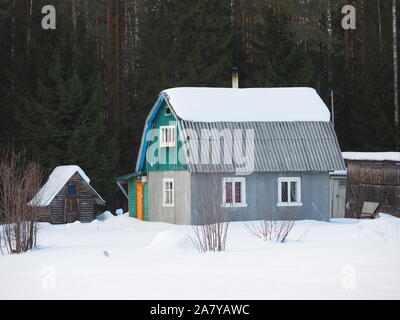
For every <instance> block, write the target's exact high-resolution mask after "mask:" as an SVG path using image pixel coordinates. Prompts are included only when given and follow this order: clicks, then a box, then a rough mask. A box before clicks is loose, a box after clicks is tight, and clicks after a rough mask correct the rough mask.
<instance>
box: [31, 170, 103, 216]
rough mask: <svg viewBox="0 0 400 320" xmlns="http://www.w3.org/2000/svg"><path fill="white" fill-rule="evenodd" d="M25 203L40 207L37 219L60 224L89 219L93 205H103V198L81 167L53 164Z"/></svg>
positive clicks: (93, 211) (93, 210) (93, 209)
mask: <svg viewBox="0 0 400 320" xmlns="http://www.w3.org/2000/svg"><path fill="white" fill-rule="evenodd" d="M29 205H33V206H39V207H40V209H39V219H40V221H43V222H50V223H53V224H61V223H70V222H74V221H81V222H91V221H92V220H93V219H94V218H95V207H96V206H104V205H105V201H104V200H103V199H102V197H101V196H100V195H99V194H98V193H97V192H96V190H95V189H94V188H93V187H92V186H91V185H90V179H89V177H88V176H87V175H86V174H85V173H84V172H83V170H82V169H81V168H80V167H78V166H74V165H69V166H59V167H56V168H55V169H54V170H53V172H52V173H51V174H50V176H49V178H48V180H47V182H46V183H45V184H44V185H43V187H42V188H41V189H40V190H39V192H38V193H37V194H36V195H35V197H34V198H33V199H32V200H31V201H30V202H29Z"/></svg>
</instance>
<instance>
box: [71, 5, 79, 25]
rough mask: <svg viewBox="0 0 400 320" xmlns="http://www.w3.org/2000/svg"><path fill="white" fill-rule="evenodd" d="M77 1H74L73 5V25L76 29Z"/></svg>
mask: <svg viewBox="0 0 400 320" xmlns="http://www.w3.org/2000/svg"><path fill="white" fill-rule="evenodd" d="M76 1H77V0H72V4H71V17H72V25H73V26H74V28H76V20H77V16H78V14H77V10H78V9H77V3H76Z"/></svg>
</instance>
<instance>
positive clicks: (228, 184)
mask: <svg viewBox="0 0 400 320" xmlns="http://www.w3.org/2000/svg"><path fill="white" fill-rule="evenodd" d="M245 181H246V180H245V178H223V179H222V204H223V206H227V207H228V206H229V207H246V206H247V203H246V184H245Z"/></svg>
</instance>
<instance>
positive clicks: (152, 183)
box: [148, 171, 191, 224]
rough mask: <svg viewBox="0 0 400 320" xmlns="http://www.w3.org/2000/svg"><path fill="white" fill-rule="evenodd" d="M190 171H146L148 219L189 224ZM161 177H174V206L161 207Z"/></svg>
mask: <svg viewBox="0 0 400 320" xmlns="http://www.w3.org/2000/svg"><path fill="white" fill-rule="evenodd" d="M190 176H191V175H190V173H189V172H187V171H150V172H149V173H148V201H149V221H162V222H169V223H175V224H190V223H191V220H190V214H189V212H190V196H191V191H190ZM163 178H174V182H175V183H174V185H175V198H174V202H175V205H174V207H163Z"/></svg>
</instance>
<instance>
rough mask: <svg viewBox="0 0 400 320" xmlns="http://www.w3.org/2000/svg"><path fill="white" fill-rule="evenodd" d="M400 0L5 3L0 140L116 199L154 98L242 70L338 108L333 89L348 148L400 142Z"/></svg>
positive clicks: (254, 80)
mask: <svg viewBox="0 0 400 320" xmlns="http://www.w3.org/2000/svg"><path fill="white" fill-rule="evenodd" d="M394 2H395V1H392V0H374V1H366V0H353V1H350V0H311V1H294V0H253V1H245V0H190V1H189V0H97V1H92V0H50V1H49V0H46V1H44V0H0V23H1V28H0V66H1V68H0V90H1V92H0V108H1V109H0V146H1V149H3V150H9V149H11V148H14V149H16V150H25V152H26V154H28V155H29V156H34V157H36V158H38V159H39V162H40V164H41V165H42V166H43V168H44V169H45V170H47V171H50V170H52V169H53V168H54V167H55V166H57V165H62V164H77V165H79V166H81V167H82V168H83V169H84V170H85V171H86V172H87V174H88V175H89V176H90V177H91V179H92V181H93V184H94V185H95V186H96V187H97V188H98V190H99V191H100V193H102V194H103V195H104V196H105V198H106V199H107V200H108V202H109V205H110V207H115V206H116V205H118V204H117V203H116V202H115V201H117V200H116V195H117V194H118V190H117V189H116V186H115V183H114V178H115V177H117V176H119V175H122V174H125V173H129V172H132V171H133V170H134V164H135V159H136V155H137V152H138V149H139V143H140V138H141V133H142V129H143V124H144V120H145V119H146V116H147V114H148V112H149V110H150V108H151V107H152V105H153V103H154V102H155V100H156V98H157V95H158V93H159V92H160V91H161V90H163V89H165V88H170V87H177V86H217V87H229V86H230V85H231V79H230V77H231V70H232V67H233V66H236V67H238V68H239V69H240V86H241V87H275V86H310V87H314V88H315V89H316V90H317V91H318V93H319V94H320V96H321V97H322V98H323V99H324V100H325V102H326V103H327V105H328V106H330V96H329V91H330V89H331V88H332V89H333V90H334V97H335V100H334V101H335V127H336V130H337V133H338V136H339V140H340V144H341V147H342V149H343V150H353V151H387V150H395V149H397V148H398V147H397V146H398V145H399V142H398V138H399V134H398V130H397V129H396V126H395V116H394V115H395V107H394V105H395V102H394V100H395V99H394V81H393V79H394V67H393V65H394V59H393V47H394V42H395V41H394V38H393V15H392V9H393V7H392V5H393V3H394ZM48 4H51V5H54V6H55V8H56V10H57V25H56V26H57V28H56V30H43V29H42V26H41V20H42V18H43V16H44V15H43V14H42V13H41V9H42V7H43V6H44V5H48ZM346 4H352V5H354V6H355V7H356V9H357V29H356V30H348V31H345V30H343V28H342V26H341V20H342V18H343V14H342V13H341V10H342V7H343V6H344V5H346ZM396 19H397V17H396Z"/></svg>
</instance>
